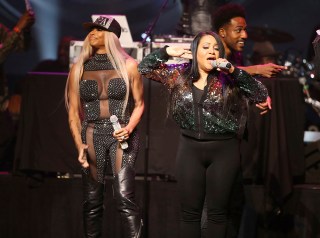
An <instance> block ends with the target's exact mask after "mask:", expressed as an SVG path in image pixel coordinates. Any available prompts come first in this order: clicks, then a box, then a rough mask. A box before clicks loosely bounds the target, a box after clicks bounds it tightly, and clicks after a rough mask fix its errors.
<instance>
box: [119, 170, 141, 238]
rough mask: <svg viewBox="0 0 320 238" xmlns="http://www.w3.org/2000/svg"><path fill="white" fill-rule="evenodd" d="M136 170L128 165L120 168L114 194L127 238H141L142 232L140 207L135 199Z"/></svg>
mask: <svg viewBox="0 0 320 238" xmlns="http://www.w3.org/2000/svg"><path fill="white" fill-rule="evenodd" d="M134 177H135V172H134V170H133V168H131V167H129V166H127V167H124V168H122V169H121V170H120V172H119V173H118V174H117V175H116V177H115V180H114V194H115V199H116V203H117V208H118V211H119V212H120V216H121V223H122V227H123V231H124V235H125V236H124V237H126V238H139V237H141V232H142V218H141V214H140V209H139V207H138V206H137V204H136V203H135V200H134V184H135V180H134Z"/></svg>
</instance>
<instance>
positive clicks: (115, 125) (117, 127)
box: [110, 115, 128, 150]
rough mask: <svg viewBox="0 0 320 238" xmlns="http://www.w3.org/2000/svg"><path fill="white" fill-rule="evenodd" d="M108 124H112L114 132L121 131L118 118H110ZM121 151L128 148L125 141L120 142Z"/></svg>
mask: <svg viewBox="0 0 320 238" xmlns="http://www.w3.org/2000/svg"><path fill="white" fill-rule="evenodd" d="M110 122H111V123H112V127H113V129H114V130H115V131H117V130H120V129H121V125H120V124H119V121H118V117H117V116H116V115H112V116H111V117H110ZM120 146H121V149H123V150H125V149H127V148H128V143H127V142H126V141H122V142H120Z"/></svg>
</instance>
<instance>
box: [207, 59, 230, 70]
mask: <svg viewBox="0 0 320 238" xmlns="http://www.w3.org/2000/svg"><path fill="white" fill-rule="evenodd" d="M211 65H212V66H213V68H219V69H226V70H228V69H230V68H231V63H230V62H220V63H219V65H218V63H217V61H216V60H212V62H211Z"/></svg>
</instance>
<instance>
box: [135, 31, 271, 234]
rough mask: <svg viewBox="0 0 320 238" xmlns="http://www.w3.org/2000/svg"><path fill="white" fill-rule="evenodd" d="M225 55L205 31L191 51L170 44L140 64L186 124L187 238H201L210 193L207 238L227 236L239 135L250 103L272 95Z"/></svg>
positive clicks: (182, 145) (180, 158)
mask: <svg viewBox="0 0 320 238" xmlns="http://www.w3.org/2000/svg"><path fill="white" fill-rule="evenodd" d="M170 56H172V57H182V58H189V59H191V63H190V64H188V63H186V64H179V65H166V64H165V62H166V61H167V60H168V59H169V57H170ZM223 57H224V48H223V44H222V42H221V40H220V38H219V36H218V35H217V34H215V33H214V32H210V31H208V32H200V33H199V34H197V35H196V36H195V38H194V40H193V42H192V43H191V51H190V50H186V49H183V48H181V47H175V46H171V47H164V48H162V49H160V50H156V51H154V52H152V53H151V54H149V55H147V56H146V57H145V58H144V59H143V60H142V62H141V63H140V64H139V68H138V69H139V71H140V73H141V74H143V75H144V76H145V77H147V78H150V79H152V80H156V81H159V82H161V83H163V84H164V85H165V86H166V87H167V88H168V89H169V92H170V94H171V97H170V98H171V100H170V108H171V112H172V116H173V119H174V120H175V121H176V123H177V124H178V125H179V127H180V131H181V135H180V141H179V147H178V151H177V160H176V176H177V181H178V193H179V199H180V207H181V224H180V236H181V237H183V238H191V237H192V238H198V237H201V226H200V224H201V213H202V208H203V204H204V200H205V197H206V199H207V206H208V225H207V237H211V238H224V237H225V236H226V224H227V221H228V213H227V204H228V201H229V198H230V191H231V188H232V186H233V183H234V180H235V177H236V174H237V173H238V171H239V169H240V159H239V157H240V155H239V139H238V138H239V135H240V134H241V131H242V129H243V128H244V126H245V121H246V115H245V107H246V105H247V102H248V101H252V102H255V103H259V102H264V101H265V100H266V98H267V96H268V92H267V89H266V88H265V87H264V86H263V84H261V83H260V82H259V81H257V80H255V79H254V78H253V77H251V76H250V75H249V74H248V73H246V72H245V71H243V70H241V69H238V68H236V67H234V66H233V65H231V64H230V63H229V62H228V61H227V60H226V59H224V58H223ZM227 66H229V67H227Z"/></svg>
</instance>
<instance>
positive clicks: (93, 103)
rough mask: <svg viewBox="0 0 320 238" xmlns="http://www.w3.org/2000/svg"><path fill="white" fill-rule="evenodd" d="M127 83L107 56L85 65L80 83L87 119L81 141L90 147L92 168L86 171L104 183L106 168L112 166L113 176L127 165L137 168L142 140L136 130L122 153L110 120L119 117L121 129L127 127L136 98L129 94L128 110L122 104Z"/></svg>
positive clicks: (90, 60) (83, 126)
mask: <svg viewBox="0 0 320 238" xmlns="http://www.w3.org/2000/svg"><path fill="white" fill-rule="evenodd" d="M125 95H126V84H125V81H124V79H122V78H121V77H120V76H119V75H118V73H117V71H116V70H115V69H114V68H113V66H112V64H111V62H110V60H109V59H108V57H107V55H106V54H95V55H94V56H93V57H92V58H90V59H89V60H88V61H87V62H86V63H85V64H84V72H83V75H82V79H81V81H80V98H81V103H82V111H83V113H84V119H83V122H82V131H81V137H82V142H83V143H84V144H87V145H88V146H89V148H88V149H87V159H88V163H89V168H88V169H85V170H84V172H85V173H86V174H88V173H89V174H90V175H91V176H92V177H93V178H94V179H95V180H96V181H98V182H100V183H104V177H105V172H106V166H107V165H109V164H111V167H112V172H113V176H115V175H116V174H117V173H118V172H119V170H120V169H121V168H122V167H124V166H134V164H135V160H136V157H137V153H138V146H139V138H138V134H137V132H136V130H134V131H133V132H132V133H131V134H130V137H129V139H128V140H127V142H128V145H129V146H128V149H125V150H122V149H121V148H120V146H119V143H118V141H117V140H116V139H115V138H114V137H113V136H112V134H113V131H114V130H113V127H112V124H111V122H110V120H109V118H110V116H111V115H116V116H117V117H118V119H119V123H120V124H121V126H122V127H123V126H125V125H126V124H127V123H128V122H129V119H130V115H131V113H132V111H133V105H134V104H133V98H132V95H131V94H130V95H129V100H128V104H127V107H126V111H125V113H124V115H123V113H122V111H123V104H124V100H125Z"/></svg>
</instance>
